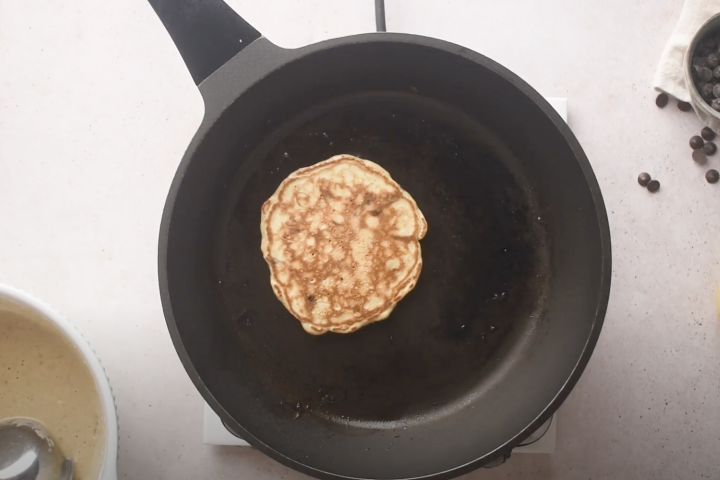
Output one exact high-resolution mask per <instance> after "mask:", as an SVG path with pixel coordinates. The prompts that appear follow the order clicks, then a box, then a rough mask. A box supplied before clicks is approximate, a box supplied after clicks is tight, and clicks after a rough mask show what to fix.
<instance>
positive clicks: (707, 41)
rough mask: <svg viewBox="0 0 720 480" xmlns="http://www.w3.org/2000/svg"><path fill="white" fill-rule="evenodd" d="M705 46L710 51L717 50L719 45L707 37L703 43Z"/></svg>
mask: <svg viewBox="0 0 720 480" xmlns="http://www.w3.org/2000/svg"><path fill="white" fill-rule="evenodd" d="M702 43H703V45H704V46H706V47H707V48H708V49H709V50H715V49H716V48H717V43H715V39H714V38H712V37H705V38H704V39H703V41H702Z"/></svg>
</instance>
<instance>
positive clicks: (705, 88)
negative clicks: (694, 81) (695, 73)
mask: <svg viewBox="0 0 720 480" xmlns="http://www.w3.org/2000/svg"><path fill="white" fill-rule="evenodd" d="M715 87H717V85H713V84H712V83H703V84H701V85H700V86H699V88H698V90H700V95H702V97H703V98H704V99H706V100H712V99H713V98H715V95H713V93H714V92H715V90H713V89H714V88H715Z"/></svg>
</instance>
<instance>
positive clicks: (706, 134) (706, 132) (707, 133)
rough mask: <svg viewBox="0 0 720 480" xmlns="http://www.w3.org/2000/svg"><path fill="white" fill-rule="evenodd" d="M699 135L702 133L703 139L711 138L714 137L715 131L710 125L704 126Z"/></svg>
mask: <svg viewBox="0 0 720 480" xmlns="http://www.w3.org/2000/svg"><path fill="white" fill-rule="evenodd" d="M700 135H702V137H703V138H704V139H705V140H712V139H713V138H715V131H714V130H713V129H712V128H710V127H705V128H703V129H702V131H701V132H700Z"/></svg>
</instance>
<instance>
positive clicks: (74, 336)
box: [0, 283, 119, 480]
mask: <svg viewBox="0 0 720 480" xmlns="http://www.w3.org/2000/svg"><path fill="white" fill-rule="evenodd" d="M0 299H3V300H8V301H10V302H13V303H15V304H18V305H20V306H23V307H26V308H28V309H30V310H32V311H33V312H35V313H37V314H38V315H40V316H41V317H42V318H43V319H44V320H46V321H49V322H50V323H52V324H53V325H55V326H56V327H57V328H58V329H59V330H60V331H61V332H62V333H63V335H65V338H67V339H68V340H70V341H71V342H72V343H73V345H74V346H75V347H76V348H77V349H78V351H79V352H80V353H81V355H82V356H83V359H84V360H85V364H86V365H87V366H88V367H89V369H90V372H91V373H92V376H93V378H94V379H95V385H96V388H97V389H98V391H99V393H100V399H101V401H102V410H103V415H104V419H105V452H104V456H103V460H102V465H101V467H100V473H99V475H98V480H117V452H118V439H119V436H118V416H117V409H116V406H115V397H114V395H113V391H112V387H111V386H110V381H109V379H108V377H107V374H106V373H105V369H104V368H103V366H102V364H101V363H100V359H99V358H98V356H97V354H96V353H95V351H94V350H93V348H92V347H91V346H90V344H89V343H88V341H87V340H86V339H85V337H83V336H82V334H81V333H80V331H79V330H78V329H77V327H75V325H73V324H72V323H71V322H70V321H69V320H67V319H66V318H65V317H64V316H63V315H62V314H60V313H59V312H57V311H56V310H55V309H53V308H52V307H50V306H49V305H48V304H47V303H45V302H43V301H42V300H40V299H38V298H36V297H34V296H32V295H30V294H28V293H26V292H24V291H22V290H20V289H17V288H15V287H11V286H9V285H5V284H2V283H0Z"/></svg>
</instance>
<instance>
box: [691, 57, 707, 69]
mask: <svg viewBox="0 0 720 480" xmlns="http://www.w3.org/2000/svg"><path fill="white" fill-rule="evenodd" d="M692 64H693V66H695V67H707V66H708V59H707V57H693V59H692Z"/></svg>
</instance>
